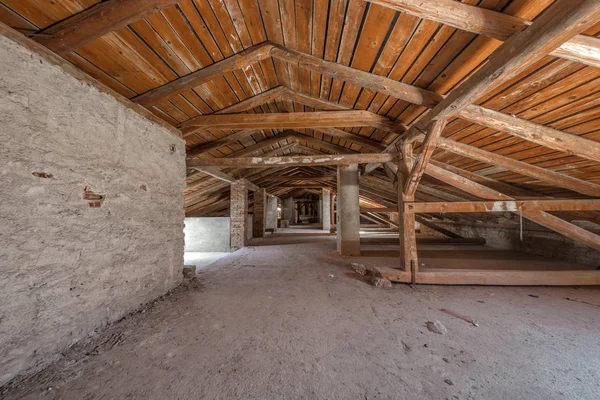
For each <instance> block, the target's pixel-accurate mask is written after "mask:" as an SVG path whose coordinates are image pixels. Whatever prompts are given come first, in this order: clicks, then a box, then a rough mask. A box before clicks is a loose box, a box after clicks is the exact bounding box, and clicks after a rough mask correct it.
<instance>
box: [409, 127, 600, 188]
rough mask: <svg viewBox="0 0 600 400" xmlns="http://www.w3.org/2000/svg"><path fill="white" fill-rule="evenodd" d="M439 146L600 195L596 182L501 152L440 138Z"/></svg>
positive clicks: (556, 183) (564, 186)
mask: <svg viewBox="0 0 600 400" xmlns="http://www.w3.org/2000/svg"><path fill="white" fill-rule="evenodd" d="M421 137H422V136H421ZM419 140H420V138H419ZM438 148H441V149H444V150H447V151H450V152H452V153H454V154H459V155H461V156H463V157H467V158H471V159H473V160H478V161H482V162H485V163H486V164H490V165H497V166H501V167H504V168H506V169H509V170H511V171H514V172H517V173H519V174H522V175H526V176H530V177H532V178H535V179H539V180H542V181H545V182H549V183H551V184H552V185H554V186H558V187H562V188H566V189H569V190H572V191H574V192H577V193H582V194H585V195H588V196H592V197H600V185H597V184H595V183H592V182H586V181H583V180H581V179H577V178H573V177H571V176H569V175H564V174H559V173H557V172H554V171H551V170H548V169H545V168H541V167H538V166H535V165H532V164H528V163H524V162H522V161H518V160H515V159H512V158H510V157H505V156H502V155H500V154H496V153H492V152H488V151H485V150H481V149H479V148H477V147H473V146H468V145H466V144H462V143H459V142H456V141H454V140H450V139H445V138H439V140H438Z"/></svg>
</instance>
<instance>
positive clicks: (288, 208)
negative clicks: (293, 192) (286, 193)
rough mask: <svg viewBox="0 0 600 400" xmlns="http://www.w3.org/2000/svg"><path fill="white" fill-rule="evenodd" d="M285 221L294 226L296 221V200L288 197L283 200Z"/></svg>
mask: <svg viewBox="0 0 600 400" xmlns="http://www.w3.org/2000/svg"><path fill="white" fill-rule="evenodd" d="M283 219H287V220H288V221H290V224H293V223H294V222H295V221H294V198H293V197H288V198H287V199H285V200H283Z"/></svg>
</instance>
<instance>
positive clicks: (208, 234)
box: [184, 217, 231, 252]
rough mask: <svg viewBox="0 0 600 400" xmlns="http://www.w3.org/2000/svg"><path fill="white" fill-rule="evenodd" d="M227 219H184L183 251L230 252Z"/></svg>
mask: <svg viewBox="0 0 600 400" xmlns="http://www.w3.org/2000/svg"><path fill="white" fill-rule="evenodd" d="M230 221H231V218H229V217H194V218H186V219H185V229H184V233H185V251H198V252H222V251H230V250H231V245H230V243H229V241H230V239H229V235H230V225H231V224H230Z"/></svg>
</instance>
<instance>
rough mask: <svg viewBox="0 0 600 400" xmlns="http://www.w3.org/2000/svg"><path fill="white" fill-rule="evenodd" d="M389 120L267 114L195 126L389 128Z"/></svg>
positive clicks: (206, 118)
mask: <svg viewBox="0 0 600 400" xmlns="http://www.w3.org/2000/svg"><path fill="white" fill-rule="evenodd" d="M388 122H390V121H389V119H387V118H386V117H383V116H381V115H378V114H374V113H371V112H369V111H363V110H353V111H318V112H294V113H265V114H227V115H216V114H211V115H203V116H199V117H197V118H196V121H195V122H194V126H198V127H201V128H203V129H280V128H288V129H294V128H329V127H356V126H374V125H377V124H386V123H388Z"/></svg>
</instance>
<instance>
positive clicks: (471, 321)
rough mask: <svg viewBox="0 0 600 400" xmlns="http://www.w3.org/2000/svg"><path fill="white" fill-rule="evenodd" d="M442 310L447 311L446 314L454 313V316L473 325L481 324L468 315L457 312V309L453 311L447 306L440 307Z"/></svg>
mask: <svg viewBox="0 0 600 400" xmlns="http://www.w3.org/2000/svg"><path fill="white" fill-rule="evenodd" d="M440 311H441V312H445V313H446V314H449V315H452V316H453V317H456V318H458V319H462V320H463V321H465V322H468V323H469V324H471V325H473V326H479V324H478V323H477V322H475V321H473V320H472V319H471V318H469V317H466V316H464V315H462V314H459V313H457V312H456V311H452V310H447V309H445V308H442V309H440Z"/></svg>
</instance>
